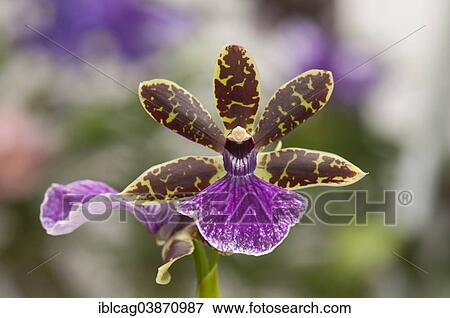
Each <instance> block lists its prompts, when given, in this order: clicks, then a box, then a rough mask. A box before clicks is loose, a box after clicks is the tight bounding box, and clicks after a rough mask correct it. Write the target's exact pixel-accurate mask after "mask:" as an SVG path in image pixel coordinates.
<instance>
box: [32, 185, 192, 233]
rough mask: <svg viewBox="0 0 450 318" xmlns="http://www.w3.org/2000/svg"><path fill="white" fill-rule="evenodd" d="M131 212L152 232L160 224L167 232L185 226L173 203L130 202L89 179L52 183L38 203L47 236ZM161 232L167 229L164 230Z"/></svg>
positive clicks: (159, 227) (68, 231)
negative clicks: (115, 213)
mask: <svg viewBox="0 0 450 318" xmlns="http://www.w3.org/2000/svg"><path fill="white" fill-rule="evenodd" d="M113 211H114V212H116V211H122V212H127V213H131V214H132V215H133V216H134V217H135V218H136V219H137V220H138V221H139V222H140V223H142V224H143V225H145V227H146V228H147V230H148V231H149V232H150V233H151V234H156V233H157V232H158V231H159V230H160V229H161V228H162V227H163V226H164V227H165V228H169V229H171V231H169V232H170V234H171V233H172V232H173V231H175V230H177V229H179V228H180V227H183V226H185V225H186V224H187V223H186V220H184V222H181V221H182V219H180V218H185V217H184V216H182V215H179V214H177V213H176V212H175V208H174V207H173V203H170V202H165V203H162V204H159V203H156V202H155V203H149V204H147V205H145V206H144V205H142V204H139V203H138V202H132V201H130V200H128V199H127V197H125V196H121V195H120V194H118V193H117V190H115V189H114V188H112V187H110V186H109V185H107V184H105V183H103V182H99V181H92V180H79V181H75V182H72V183H69V184H67V185H62V184H56V183H55V184H52V186H51V187H50V188H49V189H48V190H47V192H46V194H45V198H44V201H43V202H42V204H41V216H40V219H41V224H42V227H43V228H44V229H45V230H46V231H47V233H48V234H50V235H64V234H69V233H71V232H73V231H74V230H76V229H77V228H79V227H80V226H81V225H83V224H84V223H86V222H89V221H99V220H102V219H105V218H107V217H109V215H110V213H112V212H113ZM164 232H168V230H167V229H166V230H165V231H164Z"/></svg>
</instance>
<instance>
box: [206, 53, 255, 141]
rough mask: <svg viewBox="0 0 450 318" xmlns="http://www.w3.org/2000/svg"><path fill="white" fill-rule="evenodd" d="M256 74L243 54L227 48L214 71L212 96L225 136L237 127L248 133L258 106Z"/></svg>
mask: <svg viewBox="0 0 450 318" xmlns="http://www.w3.org/2000/svg"><path fill="white" fill-rule="evenodd" d="M259 83H260V80H259V74H258V70H257V69H256V65H255V63H254V62H253V59H252V58H251V57H250V55H249V54H248V52H247V50H246V49H244V48H243V47H241V46H238V45H227V46H225V47H224V48H223V49H222V50H221V51H220V54H219V58H218V60H217V64H216V67H215V70H214V95H215V97H216V107H217V111H218V113H219V115H220V117H221V118H222V121H223V124H224V126H225V133H228V132H229V131H231V130H232V129H233V128H235V127H237V126H241V127H243V128H245V129H246V130H247V131H249V132H250V131H252V129H253V122H254V121H255V116H256V112H257V110H258V104H259V92H260V89H259V86H260V85H259Z"/></svg>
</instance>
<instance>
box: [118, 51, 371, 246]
mask: <svg viewBox="0 0 450 318" xmlns="http://www.w3.org/2000/svg"><path fill="white" fill-rule="evenodd" d="M332 90H333V77H332V74H331V72H329V71H324V70H309V71H307V72H304V73H302V74H300V75H299V76H297V77H295V78H294V79H292V80H290V81H289V82H287V83H286V84H284V85H283V86H281V87H280V88H279V89H278V91H277V92H276V93H275V94H274V95H273V96H272V97H271V98H270V100H269V102H268V104H267V106H266V107H265V109H264V111H263V113H262V115H261V118H260V120H259V122H258V123H257V124H255V118H256V113H257V110H258V105H259V101H260V80H259V75H258V71H257V69H256V66H255V63H254V62H253V60H252V58H251V57H250V56H249V54H248V52H247V51H246V50H245V49H244V48H242V47H240V46H237V45H228V46H225V47H224V48H223V49H222V51H221V52H220V55H219V58H218V60H217V64H216V66H215V73H214V95H215V100H216V109H217V111H218V113H219V115H220V117H221V119H222V122H223V125H224V128H225V130H224V131H222V130H221V129H219V127H217V125H216V124H215V123H214V122H213V120H212V118H211V116H210V114H209V113H208V111H207V110H206V109H205V108H204V107H203V106H202V105H201V104H200V102H199V101H198V100H197V99H196V98H195V97H194V96H193V95H192V94H190V93H189V92H187V91H186V90H185V89H183V88H182V87H180V86H179V85H177V84H175V83H173V82H171V81H168V80H161V79H155V80H151V81H146V82H143V83H141V84H140V86H139V95H140V100H141V103H142V106H143V107H144V109H145V110H146V111H147V113H148V114H150V116H151V117H152V118H153V119H155V120H156V121H157V122H158V123H160V124H162V125H164V126H166V127H167V128H169V129H171V130H172V131H174V132H176V133H178V134H180V135H182V136H184V137H186V138H188V139H190V140H191V141H194V142H197V143H199V144H201V145H204V146H206V147H209V148H211V149H213V150H215V151H217V152H219V153H220V155H217V156H188V157H182V158H179V159H175V160H172V161H169V162H166V163H164V164H160V165H157V166H155V167H152V168H150V169H148V170H147V171H145V172H144V173H143V174H142V175H141V176H139V177H138V178H137V179H136V180H135V181H134V182H132V183H131V184H130V185H129V186H128V187H127V188H126V189H125V190H124V191H123V192H122V194H126V195H134V196H136V197H137V199H139V200H142V201H144V202H152V201H166V200H181V203H180V204H179V206H178V209H177V210H178V212H179V213H181V214H184V215H186V216H189V217H192V218H193V219H194V220H195V222H196V224H197V227H198V230H199V232H200V233H201V235H202V236H203V238H204V239H205V240H206V241H207V242H208V243H209V244H210V245H211V246H213V247H214V248H215V249H217V250H219V251H220V252H222V253H243V254H249V255H262V254H266V253H269V252H270V251H272V250H273V249H274V248H275V247H276V246H278V245H279V244H280V243H281V242H282V241H283V239H284V238H285V237H286V236H287V234H288V232H289V229H290V227H291V226H293V225H295V224H296V223H298V222H299V220H300V218H301V216H302V215H303V214H304V212H305V211H306V208H307V200H306V199H305V198H304V197H302V196H301V195H300V194H298V193H296V192H293V191H292V190H297V189H300V188H302V187H307V186H315V185H327V186H341V185H348V184H351V183H354V182H356V181H358V180H359V179H361V178H362V177H363V176H364V175H365V173H364V172H362V171H361V170H360V169H359V168H358V167H356V166H355V165H353V164H352V163H350V162H349V161H347V160H345V159H343V158H341V157H339V156H337V155H334V154H331V153H326V152H319V151H313V150H307V149H301V148H286V149H275V150H274V151H270V152H262V151H261V150H263V149H264V148H265V147H266V146H268V145H270V144H272V143H274V142H277V141H278V140H280V139H281V138H282V137H284V136H286V135H287V134H288V133H289V132H291V131H292V130H293V129H294V128H296V127H297V126H298V125H300V124H301V123H303V122H304V121H305V120H306V119H308V118H309V117H311V116H312V115H313V114H315V113H316V112H318V111H319V110H320V109H321V108H322V107H323V106H325V104H326V103H327V101H328V100H329V98H330V96H331V92H332ZM193 194H194V196H192V195H193ZM189 197H191V198H189ZM186 198H188V199H186ZM184 199H186V200H184Z"/></svg>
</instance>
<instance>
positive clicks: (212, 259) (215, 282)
mask: <svg viewBox="0 0 450 318" xmlns="http://www.w3.org/2000/svg"><path fill="white" fill-rule="evenodd" d="M194 246H195V249H194V253H193V254H192V256H193V258H194V263H195V271H196V273H197V292H196V296H197V297H200V298H218V297H220V284H219V275H218V270H217V269H218V258H219V253H218V252H217V251H215V250H213V249H210V250H209V253H208V254H209V258H208V255H207V253H206V251H205V248H204V245H203V244H202V243H201V242H198V241H197V240H194Z"/></svg>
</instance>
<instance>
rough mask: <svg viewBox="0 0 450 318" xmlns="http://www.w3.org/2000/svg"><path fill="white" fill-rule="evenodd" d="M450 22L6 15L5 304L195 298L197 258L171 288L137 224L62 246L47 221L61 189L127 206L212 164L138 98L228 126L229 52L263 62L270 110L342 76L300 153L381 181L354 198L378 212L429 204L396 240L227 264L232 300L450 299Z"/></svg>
mask: <svg viewBox="0 0 450 318" xmlns="http://www.w3.org/2000/svg"><path fill="white" fill-rule="evenodd" d="M449 18H450V8H449V3H448V2H446V1H444V0H435V1H431V2H430V1H398V2H395V3H393V2H389V1H387V0H382V1H376V2H375V1H367V0H365V1H357V0H345V1H322V0H321V1H302V0H297V1H294V0H282V1H280V0H279V1H275V0H248V1H239V0H230V1H200V0H193V1H186V0H168V1H162V0H152V1H139V0H128V1H127V0H110V1H107V0H79V1H75V0H67V1H58V0H37V1H32V0H20V1H7V0H2V1H1V2H0V167H1V168H0V169H1V173H0V296H3V297H88V296H91V297H125V296H127V297H172V296H192V295H193V294H194V289H195V277H194V269H193V264H192V259H190V258H186V259H184V260H182V261H180V262H178V263H176V264H175V265H174V267H173V270H172V273H173V278H172V282H171V283H170V284H169V285H167V286H159V285H156V284H155V282H154V278H155V274H156V269H157V267H158V266H159V265H160V264H161V257H160V248H159V247H157V246H156V244H155V242H154V238H153V237H151V236H150V235H149V234H148V233H147V231H146V230H145V228H144V227H143V226H141V225H140V224H138V222H136V221H134V220H131V221H130V224H123V223H119V222H118V219H117V218H116V217H112V218H111V219H110V220H108V222H106V223H92V224H87V225H85V226H83V227H82V228H80V229H79V230H77V231H76V232H74V233H73V234H71V235H68V236H61V237H51V236H48V235H46V233H45V231H44V230H43V229H42V228H41V225H40V222H39V205H40V202H41V201H42V199H43V195H44V192H45V190H46V188H47V187H48V186H49V185H50V184H51V183H52V182H57V183H63V184H64V183H69V182H71V181H74V180H78V179H93V180H101V181H104V182H106V183H108V184H111V185H112V186H114V187H116V188H118V189H121V188H123V187H125V186H126V185H127V184H128V183H129V182H130V181H131V180H133V179H134V178H135V177H136V176H137V175H139V174H140V173H141V172H142V171H144V170H145V169H147V168H148V167H150V166H152V165H154V164H157V163H161V162H164V161H166V160H169V159H173V158H175V157H178V156H182V155H191V154H207V153H209V151H208V150H207V149H204V148H202V147H201V146H198V145H196V144H194V143H191V142H187V141H185V140H184V139H182V138H181V137H179V136H177V135H175V134H173V133H171V132H170V131H168V130H167V129H164V128H162V127H159V126H158V125H157V124H156V123H155V122H153V120H152V119H151V118H150V117H149V116H148V115H147V114H146V113H145V112H144V111H143V109H142V108H141V106H140V105H139V101H138V99H137V97H136V96H135V95H134V94H133V93H131V92H130V91H128V90H127V89H126V88H124V87H123V86H126V87H129V88H131V89H132V91H137V85H138V83H139V82H140V81H143V80H149V79H152V78H167V79H170V80H172V81H175V82H177V83H179V84H180V85H182V86H183V87H185V88H186V89H188V90H189V91H190V92H192V93H193V94H194V95H195V96H197V97H198V98H199V99H200V100H201V101H202V102H203V104H204V105H205V106H206V107H207V108H208V109H209V110H210V112H211V113H212V114H213V117H214V119H215V120H216V121H217V122H218V116H217V114H216V113H215V111H214V105H213V98H212V73H213V67H214V63H215V59H216V57H217V54H218V51H219V50H220V49H221V48H222V46H223V45H225V44H227V43H236V44H240V45H243V46H245V47H246V48H247V49H248V50H249V51H250V53H251V54H252V56H253V57H254V59H255V61H256V63H257V65H258V68H259V70H260V74H261V79H262V90H263V92H262V105H264V104H265V103H266V101H267V100H268V98H269V97H270V96H271V94H272V93H273V92H274V91H275V90H276V89H277V88H278V87H279V86H280V85H281V84H283V83H284V82H286V81H287V80H289V79H290V78H292V77H293V76H295V75H297V74H299V73H301V72H302V71H305V70H307V69H310V68H325V69H330V70H332V71H333V72H334V76H335V79H337V84H336V86H335V91H334V93H333V96H332V99H331V102H330V103H329V104H328V105H327V106H326V108H325V109H324V110H323V111H322V112H321V113H320V114H318V115H316V116H314V118H312V119H310V120H309V121H308V122H306V123H305V124H303V125H302V126H301V127H299V128H298V129H297V130H295V131H294V132H293V133H291V134H290V135H289V136H288V137H287V138H285V140H284V141H283V142H284V146H285V147H287V146H296V147H304V148H310V149H318V150H323V151H329V152H334V153H337V154H339V155H341V156H343V157H345V158H347V159H348V160H350V161H352V162H353V163H355V164H357V165H358V166H359V167H361V168H362V169H363V170H365V171H369V172H370V174H369V175H368V176H367V177H366V178H365V179H363V180H362V181H361V182H359V183H357V184H355V185H353V186H351V187H349V188H350V189H358V190H367V191H368V193H369V198H370V199H371V200H379V199H382V197H383V191H384V190H398V191H401V190H408V191H412V193H413V194H414V203H413V204H412V205H410V206H408V207H402V206H399V207H398V209H397V222H396V225H395V226H385V225H383V218H382V215H374V216H373V217H371V218H370V219H369V223H368V225H367V226H356V225H355V224H353V223H352V224H349V225H341V226H329V225H324V224H321V223H320V222H317V224H316V225H307V224H300V225H297V226H296V227H294V228H292V230H291V233H290V235H289V236H288V238H287V239H286V240H285V241H284V243H283V244H282V245H280V246H279V247H278V248H277V249H276V250H275V251H274V252H273V253H271V254H269V255H267V256H262V257H250V256H242V255H236V256H232V257H223V258H222V259H221V266H220V276H221V280H222V287H223V295H224V296H227V297H233V296H234V297H333V296H340V297H347V296H348V297H350V296H351V297H427V296H438V297H440V296H447V297H448V296H450V248H449V243H450V234H449V230H450V214H449V213H450V209H449V208H450V200H449V196H450V165H449V161H448V159H449V154H450V153H449V145H450V130H449V129H448V121H449V119H450V116H449V115H450V112H449V106H450V105H449V102H448V98H447V92H448V90H449V89H450V86H449V81H448V72H449V71H450V67H449V60H450V59H449V53H448V52H449V47H450V41H449V39H450V22H449ZM423 25H427V26H426V27H425V28H423V29H421V30H420V31H418V32H416V33H415V34H413V35H411V36H410V37H408V38H407V39H405V40H404V41H401V42H399V43H398V44H396V45H395V46H393V47H391V48H389V49H388V50H386V51H384V52H383V53H382V54H380V55H379V56H377V55H378V53H380V52H381V51H383V50H384V49H385V48H387V47H389V46H390V45H392V44H394V43H396V42H398V41H399V40H401V39H402V38H404V37H405V36H406V35H408V34H410V33H411V32H413V31H415V30H417V29H419V28H420V27H421V26H423ZM39 32H40V33H41V34H39ZM45 37H47V38H45ZM49 39H51V40H49ZM375 56H376V58H373V57H375ZM372 58H373V59H372ZM83 61H84V62H83ZM88 63H90V64H91V65H93V66H95V68H97V69H99V70H101V71H103V72H104V73H106V74H107V75H108V76H106V75H104V74H101V72H99V71H98V70H95V69H93V67H91V66H90V65H89V64H88ZM117 82H120V83H121V84H122V85H123V86H121V85H119V84H117ZM346 189H347V188H346ZM326 190H327V189H326V188H317V189H314V190H308V191H305V193H308V194H310V195H311V196H313V197H315V196H317V195H319V194H320V193H322V192H323V191H326ZM352 211H354V207H353V204H352V203H350V204H347V205H345V204H339V205H337V206H336V208H335V212H336V213H349V212H352ZM55 254H57V257H54V258H52V256H54V255H55ZM398 255H400V256H401V257H399V256H398ZM49 258H52V259H51V260H50V261H49V262H47V263H45V264H43V265H42V266H39V267H38V268H36V266H38V265H39V264H42V263H43V262H46V260H49ZM402 258H404V259H406V260H408V261H410V262H412V263H414V264H417V266H419V267H420V268H421V270H420V269H418V268H416V267H414V266H413V265H411V264H409V263H408V261H405V260H404V259H402ZM33 269H34V270H33ZM31 270H32V272H30V271H31Z"/></svg>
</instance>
